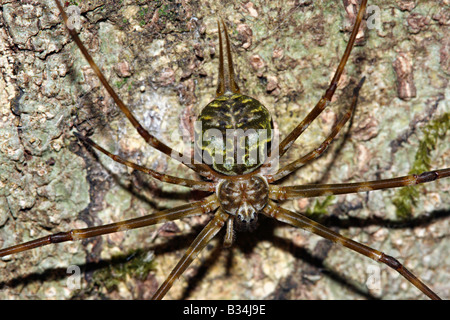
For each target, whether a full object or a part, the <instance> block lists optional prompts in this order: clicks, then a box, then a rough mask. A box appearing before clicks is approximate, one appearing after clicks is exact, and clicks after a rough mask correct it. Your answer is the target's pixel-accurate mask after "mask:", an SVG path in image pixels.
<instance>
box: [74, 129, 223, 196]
mask: <svg viewBox="0 0 450 320" xmlns="http://www.w3.org/2000/svg"><path fill="white" fill-rule="evenodd" d="M74 135H75V136H76V137H77V138H79V139H81V140H83V141H84V142H86V143H87V144H88V145H90V146H91V147H94V148H95V149H97V150H98V151H100V152H102V153H104V154H105V155H107V156H108V157H110V158H111V159H113V160H114V161H116V162H119V163H121V164H124V165H126V166H128V167H130V168H133V169H136V170H139V171H141V172H144V173H147V174H149V175H150V176H152V177H153V178H155V179H158V180H160V181H163V182H167V183H172V184H177V185H181V186H185V187H190V188H192V189H194V190H202V191H209V192H214V191H215V188H216V187H215V183H212V182H206V181H196V180H191V179H184V178H178V177H175V176H170V175H167V174H162V173H159V172H157V171H155V170H152V169H150V168H146V167H143V166H140V165H138V164H136V163H133V162H130V161H128V160H125V159H122V158H121V157H119V156H116V155H114V154H112V153H111V152H109V151H107V150H105V149H103V148H102V147H100V146H99V145H98V144H96V143H95V142H94V141H92V140H91V139H89V138H87V137H84V136H82V135H80V134H78V133H76V132H74Z"/></svg>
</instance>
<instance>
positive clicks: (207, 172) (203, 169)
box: [55, 0, 212, 178]
mask: <svg viewBox="0 0 450 320" xmlns="http://www.w3.org/2000/svg"><path fill="white" fill-rule="evenodd" d="M55 2H56V6H57V7H58V9H59V12H60V14H61V16H62V18H63V20H64V24H65V25H66V27H67V30H68V32H69V34H70V36H71V37H72V39H73V40H74V41H75V43H76V44H77V46H78V48H79V49H80V51H81V53H82V54H83V56H84V57H85V58H86V60H87V62H88V63H89V65H90V66H91V68H92V70H94V73H95V74H96V75H97V77H98V78H99V79H100V82H101V83H102V84H103V86H104V87H105V89H106V91H108V93H109V94H110V95H111V97H112V98H113V99H114V101H115V103H116V104H117V106H118V107H119V108H120V110H122V112H123V113H124V114H125V116H126V117H127V118H128V120H130V122H131V124H132V125H133V126H134V127H135V128H136V130H137V132H138V133H139V134H140V135H141V137H142V138H144V140H145V142H147V143H148V144H149V145H151V146H152V147H153V148H155V149H157V150H159V151H161V152H162V153H164V154H166V155H168V156H169V157H171V158H172V159H175V160H178V161H180V162H181V163H183V164H184V165H186V166H187V167H189V168H190V169H192V170H194V171H196V172H197V173H199V174H200V175H202V176H205V177H207V178H212V174H211V169H209V168H208V166H206V165H204V164H193V163H192V161H191V159H187V157H186V156H185V155H183V154H181V153H180V152H178V151H176V150H173V149H172V148H171V147H169V146H167V145H166V144H164V143H163V142H161V141H159V140H158V139H157V138H156V137H155V136H153V135H152V134H150V133H149V132H148V131H147V130H145V129H144V127H142V126H141V124H140V123H139V121H138V120H137V119H136V118H135V117H134V115H133V114H132V113H131V111H130V109H128V107H127V106H126V105H125V103H124V102H123V101H122V100H121V99H120V98H119V96H118V95H117V93H116V92H115V91H114V89H113V88H112V87H111V86H110V85H109V83H108V81H107V80H106V78H105V76H104V75H103V73H102V72H101V71H100V68H99V67H98V66H97V64H96V63H95V62H94V60H93V59H92V57H91V55H90V54H89V52H88V50H87V49H86V47H85V46H84V44H83V43H82V42H81V40H80V38H79V37H78V34H77V32H76V30H75V28H70V27H69V26H68V17H67V15H66V13H65V11H64V9H63V7H62V5H61V3H60V2H59V0H55Z"/></svg>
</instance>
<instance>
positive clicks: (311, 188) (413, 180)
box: [269, 168, 450, 200]
mask: <svg viewBox="0 0 450 320" xmlns="http://www.w3.org/2000/svg"><path fill="white" fill-rule="evenodd" d="M445 177H450V168H446V169H440V170H435V171H427V172H422V173H421V174H411V175H408V176H403V177H398V178H392V179H384V180H375V181H365V182H356V183H339V184H310V185H301V186H277V185H270V188H269V192H270V193H269V197H270V198H271V199H274V200H288V199H294V198H299V197H303V198H312V197H320V196H328V195H333V194H347V193H356V192H367V191H372V190H380V189H390V188H398V187H405V186H413V185H416V184H420V183H426V182H431V181H434V180H437V179H442V178H445Z"/></svg>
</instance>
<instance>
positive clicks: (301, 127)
mask: <svg viewBox="0 0 450 320" xmlns="http://www.w3.org/2000/svg"><path fill="white" fill-rule="evenodd" d="M366 6H367V0H363V1H362V2H361V6H360V8H359V12H358V15H357V17H356V21H355V25H354V26H353V30H352V34H351V36H350V39H349V41H348V43H347V47H346V48H345V52H344V54H343V56H342V58H341V61H340V62H339V66H338V67H337V69H336V72H335V74H334V76H333V79H332V80H331V82H330V85H329V87H328V89H327V90H326V92H325V95H324V96H323V97H322V98H321V99H320V100H319V102H318V103H317V104H316V106H315V107H314V108H313V109H312V110H311V111H310V113H309V114H308V115H307V116H306V117H305V119H303V120H302V122H300V123H299V124H298V125H297V127H296V128H295V129H294V130H292V132H291V133H290V134H289V135H288V136H287V137H286V138H285V139H284V140H283V141H281V143H280V146H279V156H280V157H281V156H282V155H283V154H284V153H285V152H286V151H287V150H289V148H290V147H291V145H292V144H293V143H294V141H295V140H296V139H297V138H298V137H299V136H300V135H301V134H302V133H303V131H305V130H306V128H308V126H309V125H310V124H311V122H313V121H314V119H316V118H317V117H318V116H319V115H320V113H321V112H322V111H323V110H324V109H325V108H326V107H327V105H328V104H329V103H330V101H331V98H332V97H333V95H334V92H335V91H336V89H337V85H338V82H339V80H340V78H341V76H342V73H343V71H344V67H345V65H346V63H347V60H348V58H349V56H350V52H351V51H352V48H353V45H354V43H355V40H356V35H357V34H358V31H359V27H360V26H361V21H362V18H363V16H364V13H365V11H366Z"/></svg>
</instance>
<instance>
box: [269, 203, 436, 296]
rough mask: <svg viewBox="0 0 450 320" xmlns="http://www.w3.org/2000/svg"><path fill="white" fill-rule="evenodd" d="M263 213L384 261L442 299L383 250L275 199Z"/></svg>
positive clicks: (427, 293)
mask: <svg viewBox="0 0 450 320" xmlns="http://www.w3.org/2000/svg"><path fill="white" fill-rule="evenodd" d="M263 214H265V215H267V216H269V217H271V218H274V219H276V220H278V221H281V222H285V223H287V224H290V225H293V226H295V227H299V228H302V229H305V230H307V231H309V232H312V233H314V234H317V235H319V236H321V237H323V238H325V239H328V240H331V241H333V242H335V243H338V244H340V245H342V246H344V247H347V248H349V249H351V250H353V251H356V252H358V253H360V254H362V255H365V256H366V257H369V258H371V259H373V260H375V261H377V262H381V263H384V264H386V265H387V266H389V267H391V268H392V269H394V270H395V271H397V272H398V273H400V274H401V275H402V276H403V277H405V278H406V280H408V281H409V282H411V283H412V284H413V285H414V286H415V287H416V288H418V289H419V290H420V291H422V292H423V293H424V294H426V295H427V296H428V297H429V298H431V299H433V300H441V298H440V297H439V296H438V295H437V294H436V293H434V292H433V291H432V290H431V289H430V288H428V287H427V286H426V285H425V284H424V283H423V282H422V281H420V279H419V278H417V277H416V276H415V275H414V274H413V273H411V271H409V270H408V269H406V268H405V267H404V266H403V265H402V264H401V263H400V262H398V261H397V259H395V258H393V257H391V256H388V255H386V254H384V253H383V252H380V251H378V250H375V249H372V248H370V247H368V246H366V245H364V244H361V243H359V242H356V241H353V240H351V239H349V238H346V237H344V236H342V235H340V234H339V233H337V232H334V231H333V230H331V229H328V228H327V227H325V226H323V225H321V224H319V223H317V222H315V221H313V220H311V219H309V218H307V217H305V216H303V215H301V214H298V213H296V212H292V211H289V210H286V209H284V208H282V207H280V206H278V205H277V204H276V203H274V202H273V201H269V203H268V204H267V206H266V207H265V208H264V210H263Z"/></svg>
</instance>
